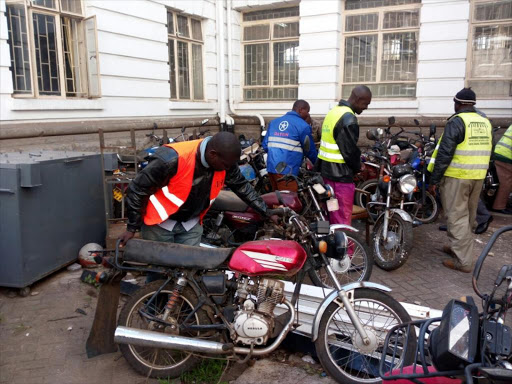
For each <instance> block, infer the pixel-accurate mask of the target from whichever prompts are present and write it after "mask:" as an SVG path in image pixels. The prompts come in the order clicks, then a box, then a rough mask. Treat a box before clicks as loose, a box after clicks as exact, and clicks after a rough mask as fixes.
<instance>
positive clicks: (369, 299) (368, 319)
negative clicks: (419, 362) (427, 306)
mask: <svg viewBox="0 0 512 384" xmlns="http://www.w3.org/2000/svg"><path fill="white" fill-rule="evenodd" d="M353 307H354V310H355V312H356V315H357V317H358V318H359V319H360V320H361V323H362V324H363V327H364V329H365V330H366V333H367V334H368V337H369V339H370V344H369V345H365V344H364V343H363V341H362V339H361V336H360V335H359V333H358V332H357V331H356V329H355V327H354V326H353V325H352V322H351V321H350V318H349V316H348V314H347V312H346V310H345V309H344V307H343V305H342V304H341V303H340V302H338V301H334V302H332V303H331V304H330V305H329V306H328V307H327V309H326V310H325V312H324V313H323V315H322V318H321V320H320V327H319V333H318V338H317V340H316V341H315V348H316V351H317V354H318V358H319V360H320V363H321V364H322V366H323V368H324V369H325V370H326V371H327V373H328V374H329V375H330V376H332V377H333V378H334V379H335V380H336V381H337V382H339V383H349V384H360V383H380V382H381V378H380V376H379V362H380V359H381V358H382V357H383V355H385V356H389V360H391V357H392V355H393V353H396V354H397V355H395V356H396V360H395V361H396V365H395V366H394V367H393V369H396V368H399V367H402V366H407V365H410V364H412V363H413V362H414V357H415V356H414V354H415V350H416V335H415V334H414V330H413V328H412V329H411V330H410V332H409V334H408V335H406V334H404V332H403V330H399V331H397V332H396V335H394V336H392V337H393V340H395V338H396V340H397V346H398V348H397V349H396V351H393V350H384V349H383V346H384V340H385V338H386V335H387V333H388V331H389V330H390V329H391V328H393V327H394V326H395V325H398V324H402V323H406V322H409V321H411V318H410V316H409V314H408V313H407V311H406V310H405V309H404V307H403V306H402V305H400V303H399V302H398V301H396V300H395V299H393V298H392V297H391V296H389V295H388V294H386V293H384V292H381V291H378V290H374V289H367V288H361V289H356V290H355V291H354V301H353ZM405 346H407V348H406V349H405ZM404 350H405V351H406V353H405V354H404ZM386 360H388V358H386ZM389 370H390V371H391V369H389Z"/></svg>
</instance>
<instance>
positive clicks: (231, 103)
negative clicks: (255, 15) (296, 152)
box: [222, 0, 265, 130]
mask: <svg viewBox="0 0 512 384" xmlns="http://www.w3.org/2000/svg"><path fill="white" fill-rule="evenodd" d="M222 3H224V1H222ZM232 5H233V4H232V0H227V17H226V19H227V24H228V96H229V109H230V111H231V113H232V114H233V115H238V116H255V117H257V118H258V120H259V121H260V128H261V129H262V130H263V129H264V128H265V119H263V116H262V115H261V114H259V113H241V114H239V113H237V112H236V109H235V103H234V96H233V47H232V45H233V36H232V26H231V22H232V20H231V9H232Z"/></svg>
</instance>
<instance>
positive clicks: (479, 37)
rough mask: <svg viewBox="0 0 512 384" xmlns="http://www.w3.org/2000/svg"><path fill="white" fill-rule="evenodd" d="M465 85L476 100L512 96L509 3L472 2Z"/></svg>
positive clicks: (511, 6)
mask: <svg viewBox="0 0 512 384" xmlns="http://www.w3.org/2000/svg"><path fill="white" fill-rule="evenodd" d="M471 13H472V18H471V21H472V23H471V38H470V44H471V47H470V52H471V53H470V55H471V56H470V60H468V66H469V68H468V73H469V76H468V79H467V85H468V86H470V87H472V88H473V90H474V91H475V93H476V95H477V97H481V98H496V97H511V96H512V0H501V1H489V0H486V1H481V0H479V1H476V2H473V8H472V12H471Z"/></svg>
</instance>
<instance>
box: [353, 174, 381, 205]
mask: <svg viewBox="0 0 512 384" xmlns="http://www.w3.org/2000/svg"><path fill="white" fill-rule="evenodd" d="M378 184H379V180H377V179H369V180H366V181H365V182H363V183H361V185H358V186H357V189H361V190H363V191H366V192H370V193H372V194H373V193H375V191H376V190H377V185H378ZM368 199H369V196H368V195H365V194H364V193H361V192H358V191H356V193H355V194H354V201H355V203H356V205H359V206H360V207H363V208H366V202H367V201H368Z"/></svg>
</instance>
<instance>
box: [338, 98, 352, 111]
mask: <svg viewBox="0 0 512 384" xmlns="http://www.w3.org/2000/svg"><path fill="white" fill-rule="evenodd" d="M338 106H339V107H349V108H350V109H351V110H352V112H353V111H354V108H352V106H351V105H350V103H349V102H348V101H346V100H340V102H339V103H338Z"/></svg>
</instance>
